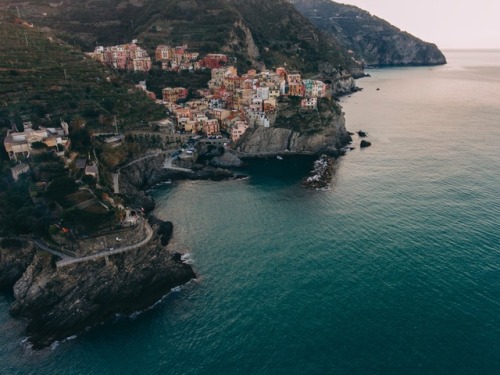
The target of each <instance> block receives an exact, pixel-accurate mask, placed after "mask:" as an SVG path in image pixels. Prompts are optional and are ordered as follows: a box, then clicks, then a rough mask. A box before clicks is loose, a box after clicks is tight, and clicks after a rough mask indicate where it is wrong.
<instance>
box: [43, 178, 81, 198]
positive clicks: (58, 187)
mask: <svg viewBox="0 0 500 375" xmlns="http://www.w3.org/2000/svg"><path fill="white" fill-rule="evenodd" d="M77 190H78V186H77V184H76V182H75V181H74V180H73V179H72V178H69V177H59V178H56V179H55V180H54V181H52V182H51V183H50V185H49V186H48V188H47V196H48V197H49V198H51V199H53V200H56V201H60V200H61V199H64V197H65V196H66V195H69V194H72V193H74V192H76V191H77Z"/></svg>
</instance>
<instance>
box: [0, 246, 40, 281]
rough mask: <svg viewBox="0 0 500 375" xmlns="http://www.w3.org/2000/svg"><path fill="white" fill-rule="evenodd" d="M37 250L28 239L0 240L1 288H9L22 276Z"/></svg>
mask: <svg viewBox="0 0 500 375" xmlns="http://www.w3.org/2000/svg"><path fill="white" fill-rule="evenodd" d="M35 253H36V250H35V249H34V248H33V245H32V244H31V243H29V242H26V241H18V240H8V239H7V240H2V241H1V242H0V290H2V289H9V288H12V286H13V285H14V284H15V283H16V281H17V280H19V279H20V278H21V276H22V275H23V273H24V271H25V270H26V268H28V266H29V264H30V263H31V261H32V260H33V257H34V256H35Z"/></svg>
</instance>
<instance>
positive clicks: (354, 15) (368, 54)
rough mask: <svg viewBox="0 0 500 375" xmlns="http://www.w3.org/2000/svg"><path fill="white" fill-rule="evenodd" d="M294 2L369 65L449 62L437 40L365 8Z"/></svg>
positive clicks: (327, 0)
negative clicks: (425, 38) (418, 35)
mask: <svg viewBox="0 0 500 375" xmlns="http://www.w3.org/2000/svg"><path fill="white" fill-rule="evenodd" d="M291 2H292V3H293V4H294V5H295V7H296V8H297V10H298V11H299V12H301V13H302V14H303V15H304V16H305V17H307V18H308V19H309V20H310V21H311V22H312V23H313V24H314V25H315V26H316V27H317V28H318V29H320V30H322V31H324V32H326V33H327V34H328V35H331V36H334V37H335V38H337V39H338V40H339V41H340V43H341V44H342V45H343V46H344V47H345V48H346V49H349V50H350V51H351V56H352V57H353V58H354V59H356V60H360V61H363V62H364V63H365V64H366V65H368V66H396V65H398V66H404V65H441V64H446V58H445V56H444V55H443V54H442V52H441V51H440V50H439V49H438V48H437V46H436V45H435V44H432V43H427V42H424V41H422V40H420V39H418V38H416V37H415V36H413V35H410V34H409V33H407V32H404V31H401V30H400V29H398V28H397V27H395V26H393V25H391V24H390V23H388V22H387V21H384V20H383V19H381V18H378V17H376V16H372V15H371V14H370V13H368V12H367V11H365V10H363V9H360V8H358V7H355V6H352V5H346V4H340V3H336V2H333V1H330V0H291ZM423 22H425V20H423Z"/></svg>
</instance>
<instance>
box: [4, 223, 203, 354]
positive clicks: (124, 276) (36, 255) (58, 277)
mask: <svg viewBox="0 0 500 375" xmlns="http://www.w3.org/2000/svg"><path fill="white" fill-rule="evenodd" d="M149 222H150V225H151V227H152V229H153V237H152V239H151V240H150V241H149V242H148V243H147V244H145V245H144V246H141V247H139V248H137V249H134V250H131V251H128V252H124V253H121V254H115V255H110V256H107V257H101V258H98V259H95V260H89V261H85V262H81V263H75V264H70V265H67V266H58V265H57V260H58V257H57V256H55V255H52V254H49V253H48V252H45V251H36V250H34V251H32V250H30V249H31V246H27V247H26V249H24V250H23V251H24V252H26V254H27V257H28V258H30V257H31V261H30V262H29V265H28V266H27V268H25V269H24V271H23V273H22V275H21V276H20V278H19V279H18V280H17V281H16V282H15V284H14V286H13V289H12V290H13V295H14V298H15V301H14V302H13V304H12V305H11V310H10V312H11V315H12V316H14V317H16V318H19V319H22V320H24V321H25V322H26V330H25V331H26V335H27V337H28V341H29V342H30V344H31V345H32V347H33V348H34V349H42V348H44V347H47V346H49V345H51V344H52V343H53V342H55V341H58V340H62V339H65V338H67V337H69V336H73V335H75V334H79V333H81V332H84V331H85V330H87V329H88V328H90V327H94V326H96V325H98V324H100V323H102V322H104V321H106V320H108V319H110V318H112V317H113V316H115V315H116V314H132V313H134V312H137V311H141V310H144V309H146V308H148V307H150V306H152V305H153V304H154V303H156V302H157V301H158V300H160V299H161V298H162V297H163V296H164V295H166V294H167V293H169V291H170V290H171V289H172V288H174V287H177V286H180V285H183V284H185V283H187V282H189V281H190V280H192V279H194V278H195V277H196V275H195V273H194V271H193V269H192V267H191V266H190V265H188V264H185V263H184V262H183V261H182V259H181V254H179V253H177V252H176V251H175V249H174V248H173V246H171V245H169V242H170V239H171V236H172V223H169V222H164V221H162V220H159V219H157V218H154V217H150V219H149ZM0 251H1V254H2V259H1V262H0V267H2V271H4V269H5V268H6V267H13V266H15V267H14V268H15V269H16V270H21V269H22V268H23V267H24V266H25V265H26V259H27V258H26V257H18V256H17V255H18V253H19V248H15V249H14V248H12V247H10V248H9V247H4V246H2V248H1V249H0ZM28 254H29V256H28ZM14 261H15V263H16V264H13V262H14ZM2 275H3V273H2ZM18 276H19V273H17V274H16V275H13V276H12V277H10V278H9V279H8V280H5V282H4V283H3V285H4V286H6V287H7V286H9V287H10V286H12V282H13V281H14V278H16V277H18Z"/></svg>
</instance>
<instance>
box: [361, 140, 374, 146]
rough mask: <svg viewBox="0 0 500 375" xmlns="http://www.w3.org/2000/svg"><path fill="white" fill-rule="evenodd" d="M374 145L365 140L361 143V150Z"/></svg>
mask: <svg viewBox="0 0 500 375" xmlns="http://www.w3.org/2000/svg"><path fill="white" fill-rule="evenodd" d="M371 145H372V144H371V142H368V141H365V140H364V139H363V140H362V141H361V144H360V145H359V147H361V148H365V147H370V146H371Z"/></svg>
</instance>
